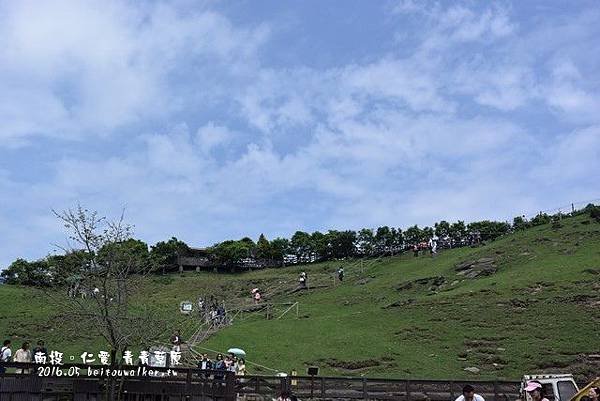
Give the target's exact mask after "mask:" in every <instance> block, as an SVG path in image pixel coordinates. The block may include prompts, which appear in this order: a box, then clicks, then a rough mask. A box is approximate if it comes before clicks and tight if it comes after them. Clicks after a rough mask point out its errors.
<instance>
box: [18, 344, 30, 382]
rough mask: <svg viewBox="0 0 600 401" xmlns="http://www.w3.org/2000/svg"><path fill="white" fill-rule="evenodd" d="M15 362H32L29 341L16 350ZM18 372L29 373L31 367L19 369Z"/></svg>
mask: <svg viewBox="0 0 600 401" xmlns="http://www.w3.org/2000/svg"><path fill="white" fill-rule="evenodd" d="M14 361H15V362H23V363H31V350H30V349H29V343H28V342H27V341H25V342H24V343H23V345H22V346H21V348H19V349H18V350H17V352H15V358H14ZM17 373H25V374H27V373H29V369H17Z"/></svg>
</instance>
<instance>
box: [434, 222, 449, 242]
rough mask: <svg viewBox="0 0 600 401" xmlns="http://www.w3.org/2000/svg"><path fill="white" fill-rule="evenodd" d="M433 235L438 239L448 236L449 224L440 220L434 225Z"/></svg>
mask: <svg viewBox="0 0 600 401" xmlns="http://www.w3.org/2000/svg"><path fill="white" fill-rule="evenodd" d="M434 227H435V235H437V236H438V237H440V238H444V237H447V236H450V223H448V222H447V221H446V220H442V221H440V222H439V223H435V225H434Z"/></svg>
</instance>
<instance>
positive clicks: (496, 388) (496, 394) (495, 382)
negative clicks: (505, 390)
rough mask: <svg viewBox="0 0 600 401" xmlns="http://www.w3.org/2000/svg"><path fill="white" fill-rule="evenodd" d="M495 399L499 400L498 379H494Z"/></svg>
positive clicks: (495, 400)
mask: <svg viewBox="0 0 600 401" xmlns="http://www.w3.org/2000/svg"><path fill="white" fill-rule="evenodd" d="M494 401H499V400H498V381H496V380H494Z"/></svg>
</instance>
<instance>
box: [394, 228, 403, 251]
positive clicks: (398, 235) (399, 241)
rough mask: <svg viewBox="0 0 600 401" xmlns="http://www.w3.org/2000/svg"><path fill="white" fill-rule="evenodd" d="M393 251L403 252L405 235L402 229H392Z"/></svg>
mask: <svg viewBox="0 0 600 401" xmlns="http://www.w3.org/2000/svg"><path fill="white" fill-rule="evenodd" d="M392 238H393V240H392V249H393V252H402V249H403V247H404V233H403V232H402V229H401V228H396V229H394V228H392Z"/></svg>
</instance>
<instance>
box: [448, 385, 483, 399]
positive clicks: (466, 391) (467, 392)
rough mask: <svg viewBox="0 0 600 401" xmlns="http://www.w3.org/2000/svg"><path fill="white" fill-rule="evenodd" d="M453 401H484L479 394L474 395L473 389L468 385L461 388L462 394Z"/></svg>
mask: <svg viewBox="0 0 600 401" xmlns="http://www.w3.org/2000/svg"><path fill="white" fill-rule="evenodd" d="M455 401H485V399H484V398H483V397H482V396H480V395H479V394H475V389H474V388H473V386H471V385H470V384H467V385H466V386H464V387H463V393H462V395H461V396H460V397H458V398H457V399H456V400H455Z"/></svg>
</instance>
